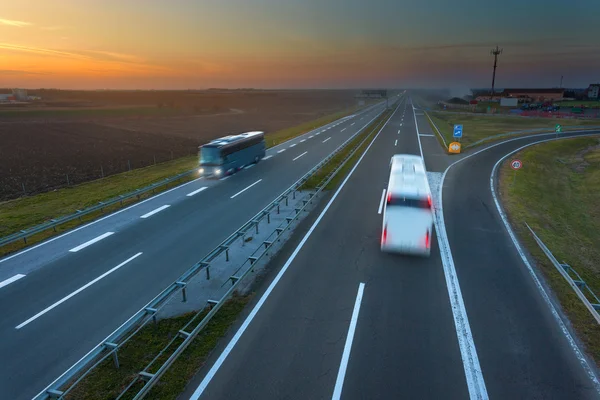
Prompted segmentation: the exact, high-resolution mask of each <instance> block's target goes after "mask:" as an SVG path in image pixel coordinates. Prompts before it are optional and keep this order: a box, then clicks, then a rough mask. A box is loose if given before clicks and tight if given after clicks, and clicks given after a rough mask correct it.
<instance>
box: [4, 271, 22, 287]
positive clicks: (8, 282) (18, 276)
mask: <svg viewBox="0 0 600 400" xmlns="http://www.w3.org/2000/svg"><path fill="white" fill-rule="evenodd" d="M21 278H25V275H23V274H17V275H15V276H12V277H10V278H8V279H5V280H3V281H2V282H0V288H3V287H4V286H7V285H10V284H11V283H13V282H16V281H18V280H19V279H21Z"/></svg>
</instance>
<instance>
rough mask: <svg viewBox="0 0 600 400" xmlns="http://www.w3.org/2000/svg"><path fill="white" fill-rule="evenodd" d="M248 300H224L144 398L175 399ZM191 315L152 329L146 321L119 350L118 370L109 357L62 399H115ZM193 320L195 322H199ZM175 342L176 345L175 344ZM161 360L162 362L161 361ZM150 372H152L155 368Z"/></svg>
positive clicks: (133, 391) (130, 392) (129, 395)
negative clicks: (217, 310)
mask: <svg viewBox="0 0 600 400" xmlns="http://www.w3.org/2000/svg"><path fill="white" fill-rule="evenodd" d="M251 297H252V296H251V295H248V296H244V297H239V296H233V297H232V298H231V299H230V300H228V301H227V302H226V303H225V304H224V305H223V307H222V308H221V309H220V310H219V312H218V313H216V314H215V316H214V317H213V318H212V319H211V320H210V322H209V323H208V324H207V325H206V327H205V328H204V329H203V330H202V331H201V332H200V333H199V334H198V336H196V338H195V339H194V340H193V341H192V342H191V344H190V345H189V346H188V347H187V348H186V349H185V351H184V352H183V353H181V355H180V356H179V358H177V360H175V362H174V363H173V364H172V365H171V367H170V368H169V369H168V370H167V372H166V373H165V374H164V375H163V376H162V378H161V379H160V380H159V381H158V383H157V384H156V385H155V386H154V388H152V389H151V391H150V392H149V394H148V395H147V397H146V398H148V399H161V400H170V399H171V400H175V399H177V397H178V396H179V395H180V394H181V392H183V391H184V389H185V387H186V385H187V384H188V382H189V381H190V379H192V377H193V376H194V375H195V374H196V372H198V370H199V369H200V368H201V367H202V366H203V365H204V363H205V362H206V359H207V358H208V356H209V355H210V353H211V352H212V350H213V349H214V348H215V346H216V345H217V343H218V341H219V339H221V338H222V337H223V336H224V335H225V334H226V333H227V331H228V330H229V328H230V327H231V325H232V324H233V323H234V322H235V320H236V319H237V318H238V316H239V314H240V313H241V312H242V310H243V309H244V307H245V306H246V304H248V302H249V301H250V299H251ZM206 312H208V310H206V311H205V314H206ZM192 316H193V314H192V313H189V314H184V315H182V316H179V317H175V318H167V319H163V320H160V321H158V322H157V324H156V326H155V325H153V323H152V322H150V323H149V324H148V325H147V326H145V327H144V328H143V329H142V330H141V331H140V332H138V334H137V335H135V336H134V337H133V338H132V339H131V340H129V341H128V342H127V343H126V344H125V345H124V346H123V347H121V348H120V349H119V352H118V356H119V363H120V368H119V369H117V368H115V366H114V363H113V359H112V357H109V358H108V359H106V360H105V361H103V362H102V363H101V364H100V365H99V366H98V367H97V368H96V369H94V371H93V372H92V373H90V374H89V375H88V376H87V377H85V378H84V379H83V380H82V381H81V382H80V383H79V384H78V385H77V386H75V387H74V388H73V390H72V391H71V392H70V393H69V394H68V395H67V396H65V400H112V399H115V398H117V396H118V395H119V394H120V393H121V391H122V390H123V389H124V388H125V387H126V386H127V385H128V384H129V383H130V382H132V381H133V379H134V378H135V376H136V374H137V373H138V372H140V371H142V369H143V368H144V367H145V366H146V365H147V364H148V363H149V362H150V361H152V359H153V358H154V357H155V356H156V355H157V354H158V353H159V352H160V351H161V350H162V349H163V348H164V347H165V346H166V345H167V343H168V342H169V341H170V340H171V339H172V338H173V337H174V336H175V335H177V332H178V331H179V330H180V329H181V328H182V327H183V326H184V325H185V324H186V323H187V322H188V321H189V320H190V319H191V317H192ZM197 321H198V322H199V321H200V319H197ZM179 343H180V342H177V344H179ZM174 348H175V347H173V348H172V350H173V349H174ZM168 355H170V354H168ZM161 360H163V361H164V359H161ZM159 366H160V363H159V364H157V367H159ZM151 372H156V368H155V369H153V370H151ZM140 388H141V385H138V386H133V387H132V388H131V389H130V390H128V392H127V394H126V395H125V396H123V397H122V399H123V400H129V399H133V397H134V396H135V394H136V393H137V391H138V390H139V389H140ZM136 389H137V390H136Z"/></svg>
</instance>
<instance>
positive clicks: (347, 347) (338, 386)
mask: <svg viewBox="0 0 600 400" xmlns="http://www.w3.org/2000/svg"><path fill="white" fill-rule="evenodd" d="M364 291H365V284H364V283H362V282H361V283H360V285H358V293H357V294H356V300H355V302H354V309H353V310H352V318H351V319H350V326H349V327H348V336H346V343H345V344H344V352H343V353H342V361H341V363H340V369H339V371H338V375H337V379H336V380H335V388H334V389H333V396H331V400H339V399H340V397H341V396H342V388H343V386H344V378H345V377H346V369H347V368H348V360H349V359H350V351H351V350H352V341H353V340H354V332H355V331H356V323H357V322H358V313H359V312H360V304H361V303H362V298H363V293H364Z"/></svg>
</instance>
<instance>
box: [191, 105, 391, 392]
mask: <svg viewBox="0 0 600 400" xmlns="http://www.w3.org/2000/svg"><path fill="white" fill-rule="evenodd" d="M398 107H399V105H398ZM398 107H396V110H395V111H394V113H393V114H392V115H391V116H390V118H389V119H388V120H387V121H386V122H385V124H383V126H382V127H381V129H379V132H377V134H376V135H375V137H374V138H373V139H372V140H371V142H370V143H369V145H368V146H367V148H366V149H365V151H364V152H363V154H362V155H361V156H360V158H359V159H358V161H357V162H356V164H354V167H352V169H351V170H350V172H349V173H348V175H346V178H345V179H344V180H343V181H342V183H341V184H340V186H339V187H338V189H337V190H336V191H335V193H334V194H333V196H332V197H331V199H330V200H329V202H328V203H327V205H326V206H325V208H324V209H323V211H321V214H319V216H318V217H317V219H316V221H315V222H314V223H313V224H312V226H311V227H310V229H309V230H308V232H307V233H306V235H304V237H303V238H302V240H301V241H300V243H299V244H298V246H297V247H296V249H295V250H294V252H293V253H292V255H291V256H290V257H289V258H288V260H287V261H286V262H285V264H284V265H283V267H281V270H280V271H279V273H278V274H277V275H276V276H275V279H273V281H272V282H271V284H270V285H269V287H268V288H267V290H265V292H264V293H263V295H262V297H261V298H260V300H259V301H258V303H256V305H255V306H254V308H253V309H252V311H251V312H250V314H248V316H247V317H246V319H245V320H244V322H243V323H242V325H241V326H240V328H239V329H238V330H237V332H236V333H235V335H233V337H232V338H231V340H230V341H229V343H228V344H227V346H226V347H225V349H224V350H223V352H222V353H221V355H220V356H219V358H218V359H217V361H215V363H214V364H213V366H212V367H211V368H210V370H209V371H208V373H207V374H206V376H204V379H203V380H202V382H200V385H198V387H197V388H196V390H195V391H194V393H193V394H192V396H191V397H190V400H198V398H199V397H200V396H201V395H202V393H204V391H205V390H206V388H207V387H208V385H209V384H210V382H211V381H212V379H213V378H214V376H215V375H216V373H217V372H218V371H219V369H220V368H221V365H223V363H224V362H225V360H226V359H227V357H228V356H229V354H230V353H231V351H232V350H233V348H234V347H235V345H236V344H237V342H238V341H239V340H240V338H241V337H242V335H243V334H244V332H245V331H246V329H248V326H249V325H250V323H252V320H253V319H254V317H256V314H258V312H259V311H260V309H261V307H262V306H263V304H264V303H265V302H266V301H267V298H268V297H269V295H270V294H271V292H272V291H273V289H275V286H277V284H278V283H279V281H280V280H281V277H282V276H283V274H285V271H287V270H288V268H289V267H290V265H291V264H292V262H293V261H294V259H295V258H296V256H297V255H298V253H299V252H300V250H301V249H302V247H304V244H305V243H306V241H307V240H308V238H309V237H310V235H311V234H312V233H313V231H314V230H315V229H316V227H317V226H318V225H319V223H320V222H321V220H322V219H323V217H324V216H325V213H327V210H329V208H330V207H331V205H332V204H333V202H334V201H335V199H336V198H337V197H338V195H339V194H340V192H341V191H342V189H343V188H344V186H346V183H347V182H348V180H349V179H350V178H351V177H352V175H353V174H354V171H355V170H356V168H358V166H359V165H360V163H361V161H362V159H363V158H364V157H365V154H367V152H368V151H369V149H370V148H371V146H372V145H373V143H375V140H377V138H378V137H379V134H380V133H381V131H383V129H384V128H385V127H386V126H387V124H388V122H389V121H390V120H391V119H392V118H393V117H394V114H395V113H396V111H397V110H398Z"/></svg>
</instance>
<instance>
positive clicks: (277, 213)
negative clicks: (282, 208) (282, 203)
mask: <svg viewBox="0 0 600 400" xmlns="http://www.w3.org/2000/svg"><path fill="white" fill-rule="evenodd" d="M277 215H279V203H277Z"/></svg>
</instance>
